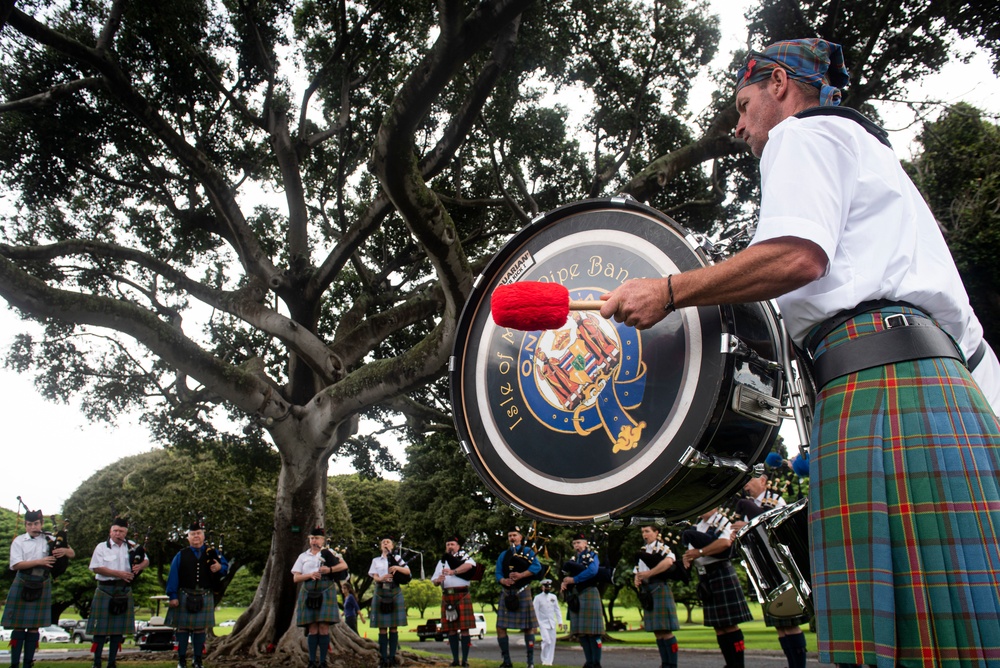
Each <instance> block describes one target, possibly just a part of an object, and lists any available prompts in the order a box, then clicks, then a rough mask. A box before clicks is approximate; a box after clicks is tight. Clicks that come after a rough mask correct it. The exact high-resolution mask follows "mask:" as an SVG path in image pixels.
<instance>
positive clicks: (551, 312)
mask: <svg viewBox="0 0 1000 668" xmlns="http://www.w3.org/2000/svg"><path fill="white" fill-rule="evenodd" d="M603 305H604V302H602V301H597V300H582V299H579V300H570V298H569V290H567V289H566V287H565V286H562V285H559V284H558V283H542V282H540V281H521V282H520V283H511V284H510V285H500V286H497V289H496V290H494V291H493V295H492V296H491V297H490V312H491V313H492V314H493V322H495V323H496V324H497V325H499V326H500V327H509V328H511V329H518V330H521V331H525V332H531V331H535V330H539V329H558V328H560V327H562V326H563V325H565V324H566V319H567V318H569V312H570V311H599V310H600V309H601V306H603Z"/></svg>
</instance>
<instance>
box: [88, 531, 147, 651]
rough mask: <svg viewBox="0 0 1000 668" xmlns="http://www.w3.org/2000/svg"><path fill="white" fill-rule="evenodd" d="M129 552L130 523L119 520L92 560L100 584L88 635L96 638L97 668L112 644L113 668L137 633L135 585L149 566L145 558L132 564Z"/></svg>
mask: <svg viewBox="0 0 1000 668" xmlns="http://www.w3.org/2000/svg"><path fill="white" fill-rule="evenodd" d="M129 548H130V546H129V542H128V521H127V520H126V519H124V518H121V517H116V518H115V519H114V521H113V522H112V523H111V529H110V530H109V532H108V539H107V540H106V541H104V542H103V543H98V544H97V546H96V547H95V548H94V553H93V555H92V556H91V558H90V570H92V571H93V572H94V578H95V579H96V580H97V589H96V590H95V591H94V599H93V601H92V602H91V604H90V616H89V617H88V618H87V633H89V634H90V635H92V636H94V646H93V652H94V664H93V666H94V668H101V654H102V653H103V652H104V645H105V643H107V642H109V641H110V645H109V646H108V668H114V667H115V665H116V659H117V657H118V650H119V649H121V644H122V641H123V640H124V639H125V636H126V635H131V634H133V633H135V604H134V601H133V599H132V581H133V580H134V579H135V576H136V575H138V574H139V573H141V572H142V570H143V569H144V568H146V567H147V566H149V559H146V558H145V555H142V556H140V557H139V559H141V561H139V562H138V563H135V564H133V563H132V554H131V552H130V550H129Z"/></svg>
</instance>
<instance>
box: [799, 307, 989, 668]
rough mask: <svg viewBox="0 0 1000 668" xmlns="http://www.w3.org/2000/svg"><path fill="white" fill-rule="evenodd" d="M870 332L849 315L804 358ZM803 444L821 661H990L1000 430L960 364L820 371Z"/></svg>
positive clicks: (947, 666)
mask: <svg viewBox="0 0 1000 668" xmlns="http://www.w3.org/2000/svg"><path fill="white" fill-rule="evenodd" d="M882 312H883V313H892V312H897V313H898V312H904V313H912V311H911V310H910V309H904V308H898V307H894V308H890V309H885V310H883V311H882ZM882 328H883V324H882V315H881V314H880V313H869V314H864V315H861V316H858V317H856V318H854V319H852V320H850V321H848V322H847V323H845V324H844V325H843V326H841V327H839V328H837V329H835V330H834V331H833V332H831V334H830V335H829V336H828V337H827V338H826V339H825V341H824V342H823V343H822V344H821V345H820V347H819V348H818V349H817V356H819V355H822V354H823V352H824V351H825V350H826V349H828V348H832V347H834V346H837V345H843V344H844V343H845V342H846V341H848V340H850V339H854V338H857V337H861V336H865V335H868V334H871V333H873V332H875V331H878V330H880V329H882ZM812 444H813V445H812V449H811V452H810V468H811V471H812V477H811V484H810V498H809V509H810V515H809V530H810V538H811V541H812V543H811V544H812V550H811V552H812V554H811V559H812V573H813V596H814V601H815V604H816V623H817V627H818V633H817V645H818V649H819V654H820V661H821V662H824V663H862V664H877V665H879V666H935V667H941V668H957V667H959V666H962V667H964V666H1000V586H998V582H1000V546H998V540H997V538H998V535H1000V481H998V473H1000V448H998V446H1000V427H998V423H997V419H996V417H995V416H994V414H993V412H992V410H991V408H990V406H989V404H988V403H987V401H986V399H985V398H984V397H983V395H982V393H981V392H980V390H979V388H978V386H977V385H976V384H975V382H974V381H973V380H972V378H971V376H970V375H969V373H968V371H967V370H966V369H965V367H964V366H963V365H962V364H961V363H960V362H959V361H957V360H954V359H940V358H931V359H923V360H917V361H909V362H900V363H897V364H890V365H885V366H880V367H875V368H872V369H866V370H864V371H860V372H858V373H853V374H849V375H847V376H843V377H841V378H837V379H835V380H833V381H832V382H830V383H828V384H827V385H826V386H825V387H824V388H823V389H822V390H821V391H820V393H819V395H818V397H817V401H816V407H815V423H814V425H813V434H812Z"/></svg>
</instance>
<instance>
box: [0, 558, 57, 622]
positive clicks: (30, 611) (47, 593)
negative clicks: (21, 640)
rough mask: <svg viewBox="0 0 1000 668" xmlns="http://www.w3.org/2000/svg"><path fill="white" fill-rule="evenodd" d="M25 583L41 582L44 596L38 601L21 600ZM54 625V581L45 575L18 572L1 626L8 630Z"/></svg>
mask: <svg viewBox="0 0 1000 668" xmlns="http://www.w3.org/2000/svg"><path fill="white" fill-rule="evenodd" d="M25 582H41V583H43V584H42V595H41V597H40V598H39V599H38V600H37V601H32V602H31V603H28V602H27V601H22V600H21V591H23V589H24V583H25ZM51 623H52V579H51V578H50V577H49V576H48V574H47V573H46V574H45V575H29V574H28V573H25V572H24V571H18V572H17V574H16V575H15V576H14V582H12V583H11V585H10V591H9V592H7V603H6V604H5V605H4V608H3V619H2V621H0V626H3V627H4V628H8V629H37V628H41V627H43V626H48V625H49V624H51Z"/></svg>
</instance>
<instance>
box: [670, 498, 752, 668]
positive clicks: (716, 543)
mask: <svg viewBox="0 0 1000 668" xmlns="http://www.w3.org/2000/svg"><path fill="white" fill-rule="evenodd" d="M732 535H733V528H732V523H731V522H730V520H729V519H728V518H727V517H726V516H725V515H724V514H723V513H722V512H721V511H720V509H718V508H715V509H713V510H709V511H708V512H706V513H705V514H703V515H702V516H701V517H700V518H699V522H698V524H696V525H695V526H694V528H692V529H685V530H684V532H683V534H682V540H683V541H684V542H685V543H686V544H687V546H688V550H687V552H685V553H684V566H685V568H691V566H692V564H693V565H694V568H695V569H696V570H697V571H698V595H699V597H700V598H701V602H702V609H703V610H704V614H705V618H704V622H703V623H704V625H705V626H711V627H712V628H714V629H715V641H716V642H717V643H719V649H720V650H722V656H723V657H725V659H726V666H728V668H743V665H744V662H743V631H741V630H740V627H739V625H740V624H742V623H743V622H749V621H750V620H751V619H753V616H752V615H751V614H750V608H749V606H747V602H746V597H745V596H744V594H743V587H742V586H740V578H739V576H738V575H737V574H736V569H735V568H733V565H732V564H731V563H730V562H729V555H730V551H731V548H732V546H733V540H732Z"/></svg>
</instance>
